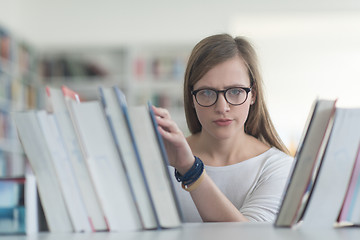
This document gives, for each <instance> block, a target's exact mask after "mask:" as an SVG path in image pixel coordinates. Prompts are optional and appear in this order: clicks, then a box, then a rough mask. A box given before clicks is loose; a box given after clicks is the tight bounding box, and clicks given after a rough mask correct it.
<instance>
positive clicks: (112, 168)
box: [70, 101, 142, 231]
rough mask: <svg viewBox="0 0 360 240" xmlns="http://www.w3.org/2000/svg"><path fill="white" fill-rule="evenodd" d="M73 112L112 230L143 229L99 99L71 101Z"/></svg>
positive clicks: (92, 175) (75, 124)
mask: <svg viewBox="0 0 360 240" xmlns="http://www.w3.org/2000/svg"><path fill="white" fill-rule="evenodd" d="M70 112H71V116H72V119H73V124H74V126H75V131H76V133H77V136H78V137H79V140H80V141H79V142H80V145H81V149H82V151H83V154H84V156H85V160H86V162H87V165H88V168H89V172H90V176H91V177H92V180H93V182H94V186H95V189H96V192H97V193H98V196H99V199H100V204H101V205H102V207H103V210H104V214H105V216H106V219H107V223H108V225H109V230H110V231H125V230H140V229H142V226H141V222H140V219H139V215H138V212H137V210H136V206H135V203H134V201H133V199H132V195H131V190H130V187H129V184H128V182H127V179H126V176H125V172H124V169H123V166H122V164H121V159H120V156H119V155H118V152H117V150H116V146H115V142H114V140H113V138H112V135H111V132H110V129H109V126H108V124H107V121H106V118H105V114H104V112H103V110H102V107H101V105H100V103H99V102H98V101H88V102H80V103H75V102H72V103H70Z"/></svg>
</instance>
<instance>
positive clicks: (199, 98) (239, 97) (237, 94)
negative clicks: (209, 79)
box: [191, 87, 251, 107]
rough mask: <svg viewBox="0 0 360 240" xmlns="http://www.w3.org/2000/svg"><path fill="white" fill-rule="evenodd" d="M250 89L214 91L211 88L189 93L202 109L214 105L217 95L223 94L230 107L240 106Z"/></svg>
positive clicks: (236, 88)
mask: <svg viewBox="0 0 360 240" xmlns="http://www.w3.org/2000/svg"><path fill="white" fill-rule="evenodd" d="M250 91H251V87H249V88H245V87H231V88H228V89H225V90H215V89H211V88H203V89H198V90H194V91H191V94H192V95H194V96H195V99H196V102H197V103H198V104H199V105H200V106H202V107H210V106H212V105H214V104H215V103H216V102H217V100H218V98H219V93H223V94H224V97H225V100H226V101H227V102H228V103H229V104H231V105H241V104H243V103H244V102H245V101H246V99H247V98H248V95H249V92H250Z"/></svg>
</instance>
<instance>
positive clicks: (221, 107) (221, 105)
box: [215, 93, 230, 112]
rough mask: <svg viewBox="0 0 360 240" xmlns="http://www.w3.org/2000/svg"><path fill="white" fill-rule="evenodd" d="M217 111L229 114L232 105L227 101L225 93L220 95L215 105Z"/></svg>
mask: <svg viewBox="0 0 360 240" xmlns="http://www.w3.org/2000/svg"><path fill="white" fill-rule="evenodd" d="M215 110H216V111H218V112H227V111H229V110H230V104H229V103H228V102H227V101H226V99H225V96H224V93H219V96H218V99H217V101H216V103H215Z"/></svg>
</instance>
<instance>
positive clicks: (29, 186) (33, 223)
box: [25, 170, 39, 235]
mask: <svg viewBox="0 0 360 240" xmlns="http://www.w3.org/2000/svg"><path fill="white" fill-rule="evenodd" d="M25 179H26V181H25V208H26V213H25V224H26V234H27V235H30V234H35V233H38V232H39V213H38V206H39V202H38V192H37V187H36V177H35V175H34V173H33V172H32V171H31V170H28V171H27V172H26V173H25Z"/></svg>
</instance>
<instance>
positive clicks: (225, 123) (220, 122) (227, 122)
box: [214, 119, 232, 126]
mask: <svg viewBox="0 0 360 240" xmlns="http://www.w3.org/2000/svg"><path fill="white" fill-rule="evenodd" d="M214 123H215V124H216V125H218V126H228V125H230V124H231V123H232V120H230V119H218V120H215V121H214Z"/></svg>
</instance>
